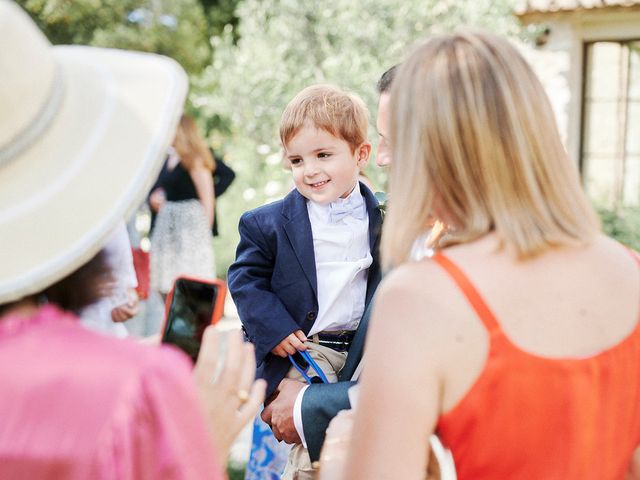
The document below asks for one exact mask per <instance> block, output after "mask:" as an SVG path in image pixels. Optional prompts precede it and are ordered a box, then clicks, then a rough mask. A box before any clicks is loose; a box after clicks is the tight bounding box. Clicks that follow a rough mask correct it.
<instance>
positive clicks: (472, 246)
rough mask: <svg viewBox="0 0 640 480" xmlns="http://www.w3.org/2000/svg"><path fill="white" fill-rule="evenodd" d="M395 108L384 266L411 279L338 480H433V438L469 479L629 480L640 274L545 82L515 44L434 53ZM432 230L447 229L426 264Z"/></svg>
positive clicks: (466, 40) (333, 443) (405, 82)
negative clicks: (566, 141)
mask: <svg viewBox="0 0 640 480" xmlns="http://www.w3.org/2000/svg"><path fill="white" fill-rule="evenodd" d="M391 109H392V116H391V138H392V145H393V146H394V147H393V155H392V157H393V159H394V162H393V164H392V166H391V178H390V198H392V199H393V201H392V202H390V204H389V209H388V214H387V218H386V219H385V225H384V232H383V240H382V255H383V259H384V262H385V263H386V265H387V268H389V267H391V266H393V267H397V268H395V270H394V271H393V272H391V273H390V274H389V275H388V276H387V277H386V278H385V280H384V282H383V284H382V285H381V286H380V288H379V291H378V293H377V298H376V304H375V309H374V314H373V318H372V320H371V326H370V333H369V337H368V339H367V357H366V358H367V360H366V364H365V367H364V371H363V372H364V373H363V380H362V382H361V383H362V386H361V392H360V395H359V398H360V401H359V404H358V406H357V409H356V412H355V424H354V428H353V433H352V437H351V442H350V444H349V448H348V449H346V448H344V445H345V443H343V447H342V448H343V449H344V450H346V454H345V455H344V457H346V466H345V468H344V471H343V472H342V473H343V476H342V477H341V478H345V479H347V478H348V479H360V478H363V479H364V478H366V479H368V480H371V479H383V478H385V479H389V478H402V479H406V480H410V479H422V478H424V475H425V472H426V469H427V464H428V458H429V457H428V453H429V445H428V442H429V436H430V434H431V433H432V432H434V431H435V432H436V433H437V434H438V435H439V437H440V438H441V439H442V441H443V443H444V444H445V445H446V446H448V447H449V448H450V450H451V452H452V454H453V458H454V461H455V465H456V469H457V475H458V478H459V479H460V480H467V479H473V480H483V479H487V480H488V479H497V478H505V479H506V478H508V479H512V480H519V479H522V480H529V479H534V478H535V479H545V480H555V479H557V480H560V479H562V480H585V479H592V480H605V479H606V480H614V479H623V478H625V475H632V473H631V472H634V468H636V469H637V465H635V467H634V464H633V463H632V458H633V456H634V452H636V451H637V448H638V446H639V442H640V408H639V405H640V324H639V322H638V319H639V313H640V312H639V305H640V275H639V273H640V268H639V266H638V259H637V257H636V254H635V253H634V252H631V251H629V250H628V249H626V248H625V247H623V246H622V245H620V244H618V243H617V242H615V241H614V240H612V239H610V238H607V237H606V236H604V235H603V234H602V233H601V231H600V226H599V222H598V219H597V217H596V214H595V213H594V211H593V209H592V207H591V205H590V203H589V201H588V200H587V198H586V196H585V194H584V193H583V191H582V188H581V185H580V179H579V176H578V172H577V169H576V167H575V165H574V164H573V163H572V162H571V160H570V159H569V158H568V156H567V153H566V151H565V149H564V147H563V145H562V143H561V140H560V136H559V134H558V131H557V127H556V123H555V118H554V114H553V111H552V109H551V106H550V104H549V101H548V99H547V96H546V94H545V92H544V89H543V87H542V85H541V84H540V82H539V80H538V78H537V77H536V75H535V74H534V73H533V71H532V70H531V68H530V66H529V65H528V64H527V62H526V61H525V60H524V59H523V58H522V56H521V55H520V54H519V53H518V52H517V50H516V49H515V48H514V47H513V46H511V45H510V44H509V42H508V41H507V40H505V39H501V38H498V37H496V36H494V35H491V34H488V33H481V32H461V33H458V34H454V35H446V36H438V37H435V38H433V39H431V40H430V41H428V42H427V43H426V44H424V45H422V46H420V47H419V48H418V49H416V50H415V52H414V53H413V54H412V55H411V56H410V57H409V59H408V60H407V61H406V62H403V64H402V65H401V66H400V67H399V71H398V74H397V76H396V78H395V79H394V83H393V87H392V99H391ZM432 218H436V219H437V220H439V221H441V222H443V223H444V224H446V225H448V226H449V227H450V229H449V231H448V232H447V235H446V236H444V237H442V241H441V242H440V244H438V245H435V246H434V247H435V254H434V255H433V256H432V257H431V258H427V259H422V260H420V261H414V262H412V261H411V260H410V251H411V246H412V244H413V243H414V240H415V239H416V237H418V236H419V235H420V234H421V232H422V231H423V230H425V229H426V228H427V225H428V224H429V222H430V219H432ZM390 367H392V368H390ZM348 419H349V417H348V416H342V420H341V419H340V417H338V419H337V420H336V423H335V424H334V425H333V426H332V428H330V430H333V432H331V431H330V432H329V434H328V438H327V441H326V443H325V445H326V447H327V448H326V449H327V450H330V451H331V452H325V454H324V460H321V462H323V466H322V467H321V468H322V469H324V468H326V469H327V470H326V474H327V476H326V478H336V477H334V476H332V475H330V473H329V471H330V470H331V466H332V465H336V462H337V458H336V456H335V455H336V454H339V452H340V449H339V445H340V444H341V443H342V442H348V438H343V436H344V432H345V431H346V429H345V428H343V427H344V425H341V424H340V422H348V421H349V420H348ZM338 427H340V428H338ZM340 432H343V433H340ZM635 455H636V460H637V459H638V455H637V454H635ZM635 473H636V474H637V470H635Z"/></svg>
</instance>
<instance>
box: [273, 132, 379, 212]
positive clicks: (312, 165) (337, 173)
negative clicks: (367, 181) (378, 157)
mask: <svg viewBox="0 0 640 480" xmlns="http://www.w3.org/2000/svg"><path fill="white" fill-rule="evenodd" d="M369 149H370V146H369V144H367V143H365V144H363V145H362V146H360V147H359V148H356V149H355V152H351V147H350V146H349V144H348V143H347V142H346V141H344V140H342V139H340V138H337V137H334V136H333V135H331V134H330V133H329V132H326V131H325V130H322V129H319V128H316V127H315V126H314V125H312V124H310V123H305V124H304V125H303V126H302V128H301V129H300V131H299V132H298V133H297V134H296V135H295V136H294V137H293V138H292V139H291V140H290V141H289V143H288V144H287V145H286V146H285V155H286V158H287V159H288V160H289V162H290V163H291V171H292V173H293V183H294V184H295V186H296V189H297V190H298V191H299V192H300V193H301V194H302V195H303V196H304V197H306V198H308V199H309V200H312V201H314V202H316V203H320V204H328V203H331V202H333V201H335V200H337V199H338V198H345V197H347V196H348V195H349V193H351V191H352V190H353V187H354V186H355V184H356V181H357V180H358V175H359V174H360V168H362V167H364V166H365V165H366V164H367V161H368V159H369Z"/></svg>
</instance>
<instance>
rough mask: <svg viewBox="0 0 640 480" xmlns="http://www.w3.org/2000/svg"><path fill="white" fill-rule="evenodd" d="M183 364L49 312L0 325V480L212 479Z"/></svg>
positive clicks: (167, 352)
mask: <svg viewBox="0 0 640 480" xmlns="http://www.w3.org/2000/svg"><path fill="white" fill-rule="evenodd" d="M213 451H214V450H213V447H212V446H211V444H210V441H209V438H208V435H207V431H206V426H205V423H204V417H203V414H202V412H201V407H200V404H199V403H198V398H197V393H196V391H195V385H194V383H193V380H192V374H191V366H190V363H189V360H188V359H187V357H186V356H184V355H183V354H182V353H181V352H179V351H177V350H174V349H173V348H170V347H161V348H157V347H151V346H143V345H139V344H136V343H134V342H132V341H129V340H118V339H114V338H110V337H106V336H101V335H98V334H96V333H93V332H90V331H88V330H86V329H85V328H83V327H82V326H80V325H79V324H78V323H77V318H76V317H75V316H74V315H72V314H69V313H66V312H63V311H61V310H59V309H58V308H56V307H53V306H44V307H42V308H41V309H40V310H39V311H38V312H37V313H36V314H35V315H34V316H33V317H31V318H28V319H24V318H20V317H11V316H5V317H3V318H2V319H0V478H3V479H4V478H7V479H9V478H16V479H18V478H24V479H52V480H53V479H55V480H60V479H92V480H99V479H132V480H133V479H136V480H142V479H147V478H148V479H204V478H206V479H221V478H224V477H223V474H222V473H221V472H222V471H221V469H220V467H219V465H218V464H217V463H216V461H215V459H214V455H213Z"/></svg>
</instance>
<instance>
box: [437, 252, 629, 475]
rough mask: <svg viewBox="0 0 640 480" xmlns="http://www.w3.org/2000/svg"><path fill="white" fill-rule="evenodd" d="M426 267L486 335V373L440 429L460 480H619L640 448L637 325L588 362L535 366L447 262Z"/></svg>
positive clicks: (440, 259) (538, 361)
mask: <svg viewBox="0 0 640 480" xmlns="http://www.w3.org/2000/svg"><path fill="white" fill-rule="evenodd" d="M636 258H637V257H636ZM433 260H435V261H436V262H437V263H438V264H439V265H440V266H441V267H442V268H444V270H446V271H447V273H448V274H449V275H450V276H451V277H452V278H453V280H454V281H455V282H456V284H457V285H458V287H459V288H460V290H461V291H462V293H463V294H464V295H465V297H466V298H467V300H468V301H469V303H470V304H471V306H472V307H473V309H474V310H475V312H476V314H477V315H478V317H479V318H480V320H481V321H482V323H483V324H484V326H485V328H486V329H487V331H488V333H489V352H488V357H487V361H486V364H485V366H484V369H483V371H482V372H481V373H480V376H479V377H478V378H477V380H476V381H475V383H474V385H473V386H472V387H471V389H470V390H469V392H467V393H466V394H465V396H464V397H463V398H462V400H461V401H460V402H459V403H458V404H457V405H456V406H455V407H454V408H453V409H452V410H450V411H449V412H447V413H446V414H444V415H442V416H441V417H440V419H439V421H438V425H437V433H438V435H439V437H440V438H441V439H442V441H443V443H444V444H445V445H446V446H447V447H449V448H450V449H451V451H452V453H453V457H454V460H455V463H456V470H457V473H458V479H459V480H471V479H472V480H483V479H492V480H496V479H500V480H502V479H509V480H520V479H522V480H538V479H540V480H556V479H557V480H591V479H593V480H609V479H612V480H613V479H623V478H624V476H625V473H626V471H627V468H628V466H629V461H630V459H631V455H632V453H633V451H634V450H635V449H636V447H638V445H639V444H640V323H638V324H637V325H636V327H635V328H634V330H633V332H632V333H631V334H630V335H629V336H628V337H626V338H625V339H624V340H622V341H621V342H620V343H618V344H617V345H615V346H613V347H611V348H609V349H607V350H605V351H603V352H601V353H598V354H596V355H594V356H590V357H585V358H545V357H540V356H536V355H534V354H530V353H527V352H525V351H523V350H521V349H519V348H518V347H517V346H516V345H515V344H513V343H512V342H511V341H510V340H509V339H508V338H507V336H506V335H505V334H504V332H503V331H502V329H501V328H500V324H499V323H498V321H497V320H496V318H495V317H494V315H493V313H492V312H491V310H490V309H489V307H488V306H487V304H486V303H485V302H484V300H483V299H482V297H481V296H480V294H479V293H478V291H477V290H476V289H475V287H474V286H473V284H472V283H471V282H470V281H469V279H468V278H467V277H466V276H465V274H464V273H463V272H462V271H461V270H460V269H459V268H458V267H457V266H456V265H454V264H453V263H452V262H451V260H449V259H448V258H447V257H446V256H444V255H443V254H441V253H439V254H437V255H435V256H434V257H433Z"/></svg>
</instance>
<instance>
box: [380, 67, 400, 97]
mask: <svg viewBox="0 0 640 480" xmlns="http://www.w3.org/2000/svg"><path fill="white" fill-rule="evenodd" d="M397 68H398V65H394V66H393V67H391V68H390V69H389V70H387V71H386V72H384V73H383V74H382V76H381V77H380V80H378V84H377V85H376V88H377V89H378V94H380V95H382V94H383V93H388V92H389V91H390V90H391V82H393V77H395V76H396V70H397Z"/></svg>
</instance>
